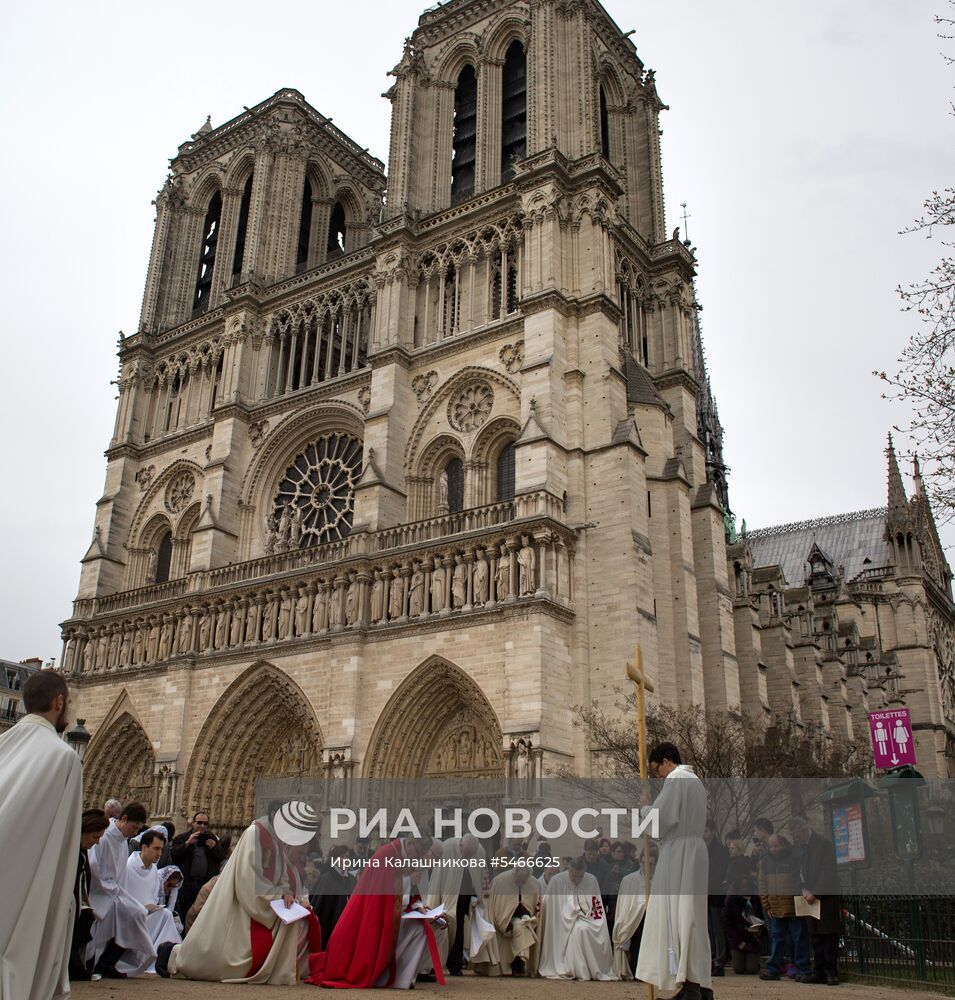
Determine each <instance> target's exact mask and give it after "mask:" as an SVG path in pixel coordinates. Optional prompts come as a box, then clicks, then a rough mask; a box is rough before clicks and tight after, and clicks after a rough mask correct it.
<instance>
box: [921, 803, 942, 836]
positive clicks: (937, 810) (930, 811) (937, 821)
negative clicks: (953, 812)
mask: <svg viewBox="0 0 955 1000" xmlns="http://www.w3.org/2000/svg"><path fill="white" fill-rule="evenodd" d="M924 813H925V822H926V823H927V825H928V832H929V833H930V834H931V835H932V837H941V836H942V835H943V834H944V833H945V809H944V807H943V806H940V805H939V804H938V803H937V802H934V803H932V805H930V806H927V807H926V808H925V810H924Z"/></svg>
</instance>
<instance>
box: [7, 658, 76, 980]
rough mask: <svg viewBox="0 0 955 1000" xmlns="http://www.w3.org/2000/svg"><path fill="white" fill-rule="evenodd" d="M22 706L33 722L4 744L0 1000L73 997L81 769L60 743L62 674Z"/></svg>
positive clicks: (64, 716) (42, 678) (42, 676)
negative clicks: (71, 970) (71, 976)
mask: <svg viewBox="0 0 955 1000" xmlns="http://www.w3.org/2000/svg"><path fill="white" fill-rule="evenodd" d="M23 701H24V705H25V707H26V710H27V712H28V713H29V714H28V715H25V716H24V717H23V718H22V719H20V721H19V722H17V724H16V725H15V726H13V727H12V728H10V729H8V730H7V731H6V732H5V733H4V734H3V735H2V736H0V844H2V845H3V892H2V894H0V899H2V905H0V1000H50V998H51V997H57V998H58V997H65V996H68V995H69V992H70V982H69V977H68V967H69V957H70V946H71V943H72V935H73V910H74V903H73V885H74V881H75V878H76V861H77V857H78V856H79V849H80V814H81V810H82V800H83V770H82V767H81V764H80V759H79V757H78V756H77V754H76V753H75V751H73V750H72V749H71V748H70V747H69V745H68V744H66V743H64V741H63V740H62V739H60V737H59V735H58V733H62V732H64V731H65V730H66V727H67V725H68V724H69V715H68V711H69V690H68V688H67V686H66V682H65V681H64V680H63V677H62V675H61V674H59V673H57V672H55V671H53V670H41V671H38V672H37V673H36V674H34V675H33V676H32V677H30V678H29V679H28V680H27V682H26V683H25V684H24V686H23Z"/></svg>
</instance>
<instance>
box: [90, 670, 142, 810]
mask: <svg viewBox="0 0 955 1000" xmlns="http://www.w3.org/2000/svg"><path fill="white" fill-rule="evenodd" d="M155 770H156V755H155V752H154V751H153V746H152V744H151V743H150V742H149V737H148V736H147V735H146V731H145V730H144V729H143V727H142V724H141V723H140V721H139V718H138V717H137V715H136V710H135V709H134V708H133V704H132V702H131V701H130V698H129V695H128V693H127V692H126V691H125V690H124V691H123V693H122V694H121V695H120V696H119V698H118V699H117V701H116V703H115V705H114V706H113V708H112V710H111V711H110V712H109V714H108V715H107V716H106V718H105V719H104V720H103V724H102V725H101V726H100V727H99V729H97V731H96V732H95V734H94V735H93V739H92V741H91V742H90V746H89V750H88V751H87V753H86V758H85V760H84V761H83V797H84V800H85V803H86V807H87V808H90V809H92V808H98V809H102V808H103V803H104V802H105V801H106V800H107V799H119V800H120V801H121V802H124V803H125V802H142V803H143V805H145V806H146V810H147V812H148V811H151V810H152V809H153V808H154V806H155V803H154V802H153V801H152V799H153V776H154V774H155Z"/></svg>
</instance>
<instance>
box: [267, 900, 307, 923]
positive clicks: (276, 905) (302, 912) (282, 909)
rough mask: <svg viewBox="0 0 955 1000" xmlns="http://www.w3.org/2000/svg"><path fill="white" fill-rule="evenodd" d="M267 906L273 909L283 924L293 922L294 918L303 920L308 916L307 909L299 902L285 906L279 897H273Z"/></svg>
mask: <svg viewBox="0 0 955 1000" xmlns="http://www.w3.org/2000/svg"><path fill="white" fill-rule="evenodd" d="M269 906H271V907H272V909H273V910H275V915H276V916H277V917H278V918H279V920H281V921H282V923H283V924H294V923H295V922H296V920H303V919H304V918H305V917H307V916H308V910H307V909H306V908H305V907H304V906H302V904H301V903H292V905H291V906H286V905H285V903H284V902H283V901H282V900H281V899H273V900H272V902H271V903H269Z"/></svg>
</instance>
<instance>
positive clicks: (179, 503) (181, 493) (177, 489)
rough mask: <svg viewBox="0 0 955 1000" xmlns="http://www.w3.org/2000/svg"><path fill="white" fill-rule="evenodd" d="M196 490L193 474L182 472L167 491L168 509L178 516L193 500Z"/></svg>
mask: <svg viewBox="0 0 955 1000" xmlns="http://www.w3.org/2000/svg"><path fill="white" fill-rule="evenodd" d="M195 489H196V477H195V476H194V475H193V474H192V473H191V472H180V473H179V475H178V476H176V478H175V479H173V481H172V482H171V483H170V484H169V486H168V488H167V489H166V507H167V508H168V509H169V510H170V512H171V513H173V514H178V513H179V511H181V510H182V509H183V508H184V507H185V506H186V504H187V503H189V501H190V500H191V499H192V494H193V493H194V492H195Z"/></svg>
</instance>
